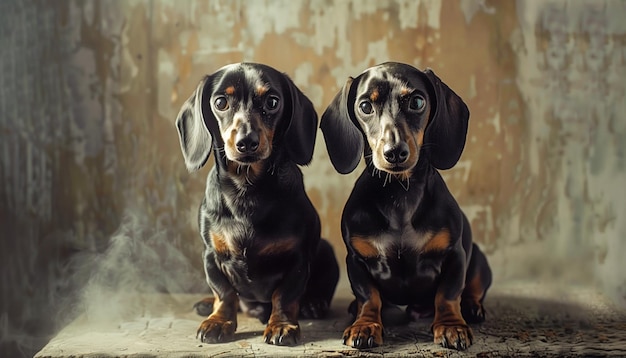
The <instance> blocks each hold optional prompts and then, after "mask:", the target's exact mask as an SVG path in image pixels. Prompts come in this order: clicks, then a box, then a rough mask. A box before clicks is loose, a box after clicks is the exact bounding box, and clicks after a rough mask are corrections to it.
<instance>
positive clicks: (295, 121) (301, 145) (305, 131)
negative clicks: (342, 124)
mask: <svg viewBox="0 0 626 358" xmlns="http://www.w3.org/2000/svg"><path fill="white" fill-rule="evenodd" d="M283 78H284V83H286V85H287V88H288V89H289V93H290V95H291V110H290V109H289V108H285V114H284V116H285V117H289V118H288V121H289V124H288V126H287V129H286V130H285V136H284V139H283V140H284V143H285V145H286V150H287V154H288V155H289V157H290V158H291V160H293V161H294V162H295V163H296V164H298V165H307V164H309V163H310V162H311V159H312V158H313V149H314V148H315V138H316V136H317V112H315V108H314V107H313V103H311V101H310V100H309V99H308V98H307V96H305V95H304V93H302V92H301V91H300V90H299V89H298V87H296V85H295V84H294V83H293V81H292V80H291V79H290V78H289V77H288V76H287V75H286V74H283Z"/></svg>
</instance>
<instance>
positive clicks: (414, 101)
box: [409, 95, 426, 112]
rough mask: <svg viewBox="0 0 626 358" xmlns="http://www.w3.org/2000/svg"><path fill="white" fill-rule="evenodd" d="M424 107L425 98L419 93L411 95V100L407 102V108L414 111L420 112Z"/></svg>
mask: <svg viewBox="0 0 626 358" xmlns="http://www.w3.org/2000/svg"><path fill="white" fill-rule="evenodd" d="M425 107H426V100H425V99H424V97H422V96H420V95H415V96H413V97H411V101H410V102H409V108H410V109H411V110H414V111H418V112H421V111H423V110H424V108H425Z"/></svg>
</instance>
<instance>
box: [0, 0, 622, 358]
mask: <svg viewBox="0 0 626 358" xmlns="http://www.w3.org/2000/svg"><path fill="white" fill-rule="evenodd" d="M625 7H626V3H624V2H623V1H618V0H607V1H554V0H552V1H518V2H511V1H485V0H466V1H456V0H440V1H425V0H422V1H413V0H395V1H389V2H380V1H373V0H363V1H356V0H354V1H348V0H345V1H344V0H341V1H292V0H281V1H278V0H277V1H244V0H240V1H210V2H207V1H196V0H186V1H178V0H177V1H174V0H171V1H165V0H163V1H157V0H152V1H150V0H145V1H129V2H121V1H118V2H106V1H87V2H82V1H81V2H79V1H54V2H37V1H3V2H2V3H0V35H1V36H0V41H1V43H0V44H1V46H0V48H2V53H1V54H0V66H1V67H2V69H3V75H2V76H0V83H1V90H0V148H1V152H0V180H1V183H2V185H0V227H2V231H1V233H2V240H1V241H0V247H1V253H0V262H1V263H0V268H1V271H0V272H1V273H0V275H2V280H1V282H0V285H1V297H2V301H1V302H0V309H1V311H0V333H1V334H0V337H2V338H0V345H1V346H2V347H13V348H15V347H18V348H15V349H23V350H26V352H27V354H26V355H28V352H30V353H32V352H31V351H29V349H31V350H32V349H33V348H32V347H36V346H37V345H38V344H40V342H42V341H45V339H46V334H48V333H49V332H50V331H51V330H53V328H54V327H53V325H52V323H51V322H40V321H39V320H40V318H38V317H41V316H42V315H41V313H42V312H45V311H47V310H53V311H58V310H61V312H63V313H68V312H67V310H65V309H63V308H64V307H67V305H66V303H65V301H70V302H73V299H72V298H69V299H65V298H64V297H65V296H66V293H67V292H75V291H74V290H73V288H75V287H82V286H83V285H87V287H88V288H89V289H88V290H87V291H88V292H96V294H95V295H98V294H101V293H102V292H108V293H107V294H110V292H109V291H101V290H98V289H96V288H94V286H93V285H92V284H93V282H94V280H95V281H96V282H100V281H101V280H102V279H103V277H109V276H108V275H98V272H99V270H105V272H106V273H109V271H107V270H111V269H112V268H115V267H116V265H115V263H116V262H118V261H116V259H117V256H112V255H119V253H120V252H121V253H125V254H129V253H130V254H129V255H130V256H124V260H125V261H124V262H126V263H127V262H133V261H134V262H138V263H145V264H146V267H147V269H146V271H149V270H150V269H151V268H152V266H150V265H153V266H156V268H159V267H158V266H159V260H155V259H154V258H155V257H161V258H164V259H163V262H167V263H168V265H171V266H168V268H167V269H168V271H169V272H172V273H176V272H180V273H176V274H172V275H173V276H168V277H167V279H163V280H162V281H159V279H158V278H155V277H153V276H150V275H148V274H146V273H145V272H135V271H133V272H134V273H133V274H132V275H134V277H136V278H137V279H136V280H126V281H124V282H125V285H126V286H124V287H122V288H123V289H128V290H133V289H135V288H136V287H141V289H142V290H145V289H146V288H145V286H144V285H140V284H139V283H138V282H139V281H141V282H142V283H143V282H144V281H146V280H148V281H149V282H153V281H151V280H156V281H158V282H156V283H154V284H153V286H154V287H153V289H154V290H157V291H160V292H162V291H176V290H204V289H206V288H205V287H204V279H203V273H202V269H201V262H200V255H199V250H200V249H201V244H200V241H199V240H198V234H197V227H196V222H195V221H196V213H197V208H198V205H199V203H200V200H201V195H202V192H203V186H204V183H205V177H206V174H207V173H208V169H209V167H210V164H209V165H207V167H205V168H204V169H202V170H201V171H200V172H199V173H193V174H189V173H187V171H186V170H185V168H184V165H183V162H182V156H181V153H180V150H179V146H178V139H177V135H176V131H175V127H174V124H173V122H174V119H175V116H176V114H177V112H178V110H179V108H180V106H181V104H182V103H183V101H184V100H185V99H186V98H187V97H188V96H189V94H190V93H191V92H192V90H193V89H194V88H195V86H196V84H197V82H198V81H199V79H200V78H201V77H202V76H203V75H204V74H206V73H211V72H213V71H214V70H216V69H217V68H219V67H221V66H223V65H224V64H227V63H231V62H239V61H255V62H263V63H267V64H269V65H272V66H274V67H276V68H278V69H280V70H281V71H284V72H286V73H288V74H289V75H290V76H291V77H292V78H293V79H294V81H295V82H296V84H297V85H298V86H300V88H301V89H302V90H303V92H304V93H305V94H307V95H308V96H309V97H310V98H311V100H312V101H313V103H314V104H315V106H316V108H317V110H318V112H319V113H320V114H321V113H322V111H323V110H324V108H325V106H326V105H327V104H328V103H329V102H330V100H331V98H332V97H333V96H334V95H335V93H336V92H337V91H338V90H339V88H341V86H343V84H344V82H345V80H346V79H347V77H348V76H354V75H357V74H359V73H360V72H361V71H363V70H364V69H365V68H366V67H368V66H371V65H374V64H377V63H380V62H384V61H388V60H393V61H399V62H406V63H410V64H413V65H415V66H417V67H419V68H426V67H430V68H432V69H434V71H435V72H436V73H437V74H438V75H439V76H440V77H441V78H442V79H443V81H444V82H446V83H447V84H448V85H449V86H450V87H451V88H453V89H454V90H455V91H456V92H457V93H458V94H459V95H461V97H462V98H464V100H465V101H466V103H467V104H468V106H469V108H470V110H471V119H470V129H469V135H468V142H467V145H466V149H465V152H464V154H463V156H462V158H461V161H460V162H459V164H458V165H457V166H456V167H455V168H453V169H452V170H449V171H446V172H444V173H443V175H444V177H445V178H446V180H447V183H448V185H449V187H450V189H451V190H452V192H453V194H454V195H455V196H456V197H457V199H458V201H459V202H460V204H461V206H462V207H463V209H464V210H465V212H466V213H467V215H468V217H469V218H470V220H471V222H472V225H473V231H474V236H475V238H476V241H477V242H478V243H479V244H480V245H481V247H482V248H483V249H484V251H485V252H486V253H487V254H488V256H489V259H490V261H491V264H492V266H493V270H494V273H495V279H496V283H495V284H497V283H498V282H501V281H503V280H508V279H531V280H537V279H542V280H556V279H558V280H566V281H567V282H571V283H572V284H585V285H590V284H592V285H598V287H600V288H601V289H602V290H603V291H604V292H605V293H607V294H609V295H611V297H613V298H614V299H615V301H616V302H619V303H620V304H621V305H622V306H624V307H626V274H624V273H623V269H621V265H620V261H621V255H622V253H623V252H625V250H626V238H625V237H626V226H625V224H624V220H623V219H622V220H620V219H621V218H623V217H624V215H625V214H626V200H625V199H626V194H625V193H626V191H624V190H623V189H622V186H623V183H625V182H626V180H625V179H626V167H625V160H626V159H625V158H624V154H625V153H624V151H625V150H626V144H625V143H626V138H625V137H626V121H625V118H624V117H625V115H624V113H626V111H625V109H626V108H624V106H626V104H625V103H626V102H625V101H624V99H625V93H624V92H625V85H624V81H623V79H624V78H625V76H624V74H625V73H624V68H625V60H624V57H625V54H626V50H625V45H626V43H625V40H624V39H625V35H626V25H624V23H623V21H622V18H623V17H624V15H626V9H625ZM303 171H304V173H305V182H306V186H307V190H308V192H309V195H310V196H311V198H312V200H313V201H314V204H315V205H316V207H317V208H318V210H319V212H320V214H321V217H322V220H323V234H324V236H326V237H328V238H330V239H331V241H332V242H333V243H334V245H335V248H336V251H337V254H338V256H339V258H340V261H341V262H342V263H343V256H344V255H345V249H344V248H343V244H342V241H341V238H340V231H339V220H340V215H341V210H342V206H343V204H344V202H345V200H346V199H347V196H348V194H349V191H350V189H351V188H352V185H353V182H354V180H355V179H356V177H357V176H358V173H356V172H355V173H353V174H350V175H346V176H341V175H339V174H337V173H335V172H334V170H333V169H332V167H331V165H330V162H329V159H328V156H327V154H326V152H325V146H324V142H323V137H322V136H321V133H320V134H319V135H318V142H317V144H316V150H315V156H314V160H313V163H312V164H311V165H310V166H309V167H306V168H304V169H303ZM129 218H130V219H129ZM129 222H131V223H132V225H131V224H129ZM129 227H131V230H130V231H129ZM137 227H140V228H137ZM132 228H134V229H132ZM133 238H134V240H136V242H134V243H133V241H132V239H133ZM125 240H126V241H125ZM163 241H167V243H166V244H164V243H163ZM128 242H130V244H128ZM146 247H149V248H150V250H153V251H150V252H151V254H150V256H141V254H140V252H142V253H145V252H146V251H147V250H145V248H146ZM112 248H113V249H112ZM138 248H143V249H141V250H139V249H138ZM116 253H118V254H116ZM154 255H156V256H154ZM165 258H167V259H165ZM144 259H145V262H144V261H142V260H144ZM89 263H93V265H90V264H89ZM175 266H176V267H180V269H179V270H177V269H176V267H175ZM103 267H104V268H103ZM120 267H125V268H127V267H128V266H127V265H121V266H120ZM100 273H101V272H100ZM118 274H119V272H118ZM127 276H128V275H127ZM94 277H95V278H96V279H94ZM111 277H117V276H116V275H115V274H112V275H111ZM174 282H176V283H174ZM113 287H118V286H113ZM122 288H120V287H118V289H119V290H122ZM76 295H78V296H80V297H83V299H84V295H83V293H76ZM81 295H83V296H81ZM71 297H74V296H71ZM26 307H28V308H26ZM70 316H71V315H70ZM51 321H54V319H51ZM33 327H36V328H33ZM33 337H34V338H33ZM25 342H26V343H25ZM29 347H31V348H29Z"/></svg>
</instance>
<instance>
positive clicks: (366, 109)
mask: <svg viewBox="0 0 626 358" xmlns="http://www.w3.org/2000/svg"><path fill="white" fill-rule="evenodd" d="M359 109H360V110H361V112H363V113H365V114H372V112H374V107H372V104H371V103H369V102H368V101H363V102H361V104H359Z"/></svg>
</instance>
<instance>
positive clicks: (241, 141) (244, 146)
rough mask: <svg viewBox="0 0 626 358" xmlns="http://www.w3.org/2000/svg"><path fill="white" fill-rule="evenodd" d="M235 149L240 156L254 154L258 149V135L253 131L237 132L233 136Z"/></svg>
mask: <svg viewBox="0 0 626 358" xmlns="http://www.w3.org/2000/svg"><path fill="white" fill-rule="evenodd" d="M235 147H236V148H237V151H238V152H239V153H241V154H250V153H254V152H256V150H257V149H259V134H258V133H257V132H255V131H246V130H240V131H238V132H237V135H236V136H235Z"/></svg>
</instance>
